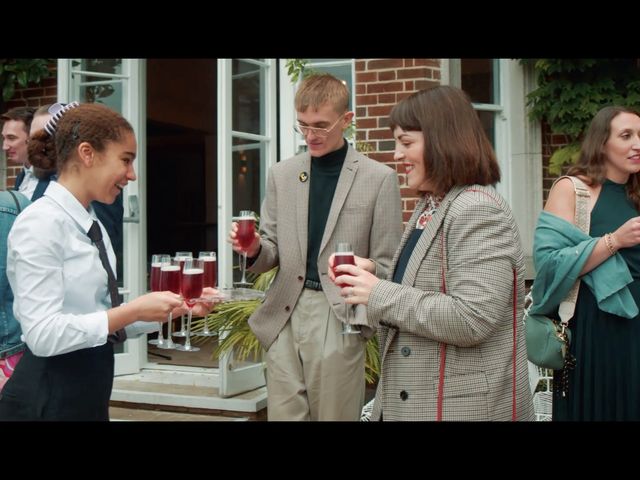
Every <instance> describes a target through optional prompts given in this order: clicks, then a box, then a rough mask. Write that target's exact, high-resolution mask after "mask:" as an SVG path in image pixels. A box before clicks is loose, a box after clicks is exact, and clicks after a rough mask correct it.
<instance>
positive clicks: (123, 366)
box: [58, 58, 147, 375]
mask: <svg viewBox="0 0 640 480" xmlns="http://www.w3.org/2000/svg"><path fill="white" fill-rule="evenodd" d="M144 66H145V62H144V61H140V60H135V59H124V58H77V59H60V60H58V99H59V101H61V102H71V101H74V100H77V101H79V102H83V103H87V102H88V103H94V102H95V103H102V104H104V105H106V106H107V107H109V108H111V109H113V110H115V111H117V112H119V113H121V114H122V115H123V116H124V117H125V118H126V119H127V120H129V122H130V123H131V125H132V126H133V129H134V131H135V135H136V139H137V141H138V155H137V159H136V174H137V175H138V181H136V182H130V183H129V184H128V185H127V186H126V187H125V189H124V192H123V205H124V219H123V229H122V242H117V243H119V246H117V247H116V248H115V250H116V257H117V259H118V268H117V270H118V282H119V287H120V292H121V293H122V294H123V295H124V299H125V301H127V298H135V297H137V296H138V295H141V294H142V293H144V292H145V291H146V273H147V266H146V258H147V239H146V231H147V228H146V215H145V212H146V192H145V182H144V181H143V180H142V179H144V178H146V171H145V170H146V156H145V152H146V150H147V149H146V142H145V140H146V129H145V125H146V121H145V117H146V111H145V105H146V102H145V96H144V92H143V91H142V90H143V89H144V87H143V86H144V84H145V68H144ZM145 342H146V336H145V335H143V336H142V337H139V338H137V339H130V340H127V341H126V342H125V343H124V344H122V345H118V346H117V348H116V356H115V374H116V375H123V374H128V373H137V372H138V371H139V370H140V366H141V364H144V363H145V362H146V355H147V349H146V343H145Z"/></svg>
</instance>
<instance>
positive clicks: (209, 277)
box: [202, 257, 218, 288]
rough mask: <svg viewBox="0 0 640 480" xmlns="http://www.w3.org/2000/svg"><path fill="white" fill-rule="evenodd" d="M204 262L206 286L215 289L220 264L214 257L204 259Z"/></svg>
mask: <svg viewBox="0 0 640 480" xmlns="http://www.w3.org/2000/svg"><path fill="white" fill-rule="evenodd" d="M202 260H203V261H204V286H205V287H212V288H215V286H216V282H217V281H218V271H217V270H218V262H217V261H216V259H215V258H214V257H202Z"/></svg>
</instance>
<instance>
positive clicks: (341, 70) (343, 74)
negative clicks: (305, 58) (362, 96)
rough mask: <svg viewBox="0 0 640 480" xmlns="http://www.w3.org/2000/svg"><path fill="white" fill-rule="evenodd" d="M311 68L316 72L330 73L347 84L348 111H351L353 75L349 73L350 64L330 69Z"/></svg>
mask: <svg viewBox="0 0 640 480" xmlns="http://www.w3.org/2000/svg"><path fill="white" fill-rule="evenodd" d="M312 68H313V69H314V70H316V71H318V72H322V73H330V74H331V75H333V76H334V77H336V78H339V79H340V80H344V81H345V82H347V88H348V89H349V110H353V104H352V100H353V75H352V71H351V62H349V63H348V64H345V65H336V66H331V67H327V66H321V65H314V66H312Z"/></svg>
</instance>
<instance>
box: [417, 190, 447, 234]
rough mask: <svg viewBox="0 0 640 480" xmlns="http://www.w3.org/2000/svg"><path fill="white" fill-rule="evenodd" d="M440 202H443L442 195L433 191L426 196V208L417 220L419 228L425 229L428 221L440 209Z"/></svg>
mask: <svg viewBox="0 0 640 480" xmlns="http://www.w3.org/2000/svg"><path fill="white" fill-rule="evenodd" d="M440 202H442V197H439V196H437V195H433V194H432V193H428V194H427V195H426V196H425V205H424V210H423V211H422V213H421V214H420V216H419V217H418V220H417V221H416V229H417V230H424V228H425V227H426V226H427V223H428V222H429V221H430V220H431V219H432V218H433V215H434V214H435V213H436V210H438V207H439V206H440Z"/></svg>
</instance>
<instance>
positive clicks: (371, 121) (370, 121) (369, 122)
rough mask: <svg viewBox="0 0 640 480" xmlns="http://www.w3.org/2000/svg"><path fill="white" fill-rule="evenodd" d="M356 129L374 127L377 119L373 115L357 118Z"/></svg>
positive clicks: (376, 124)
mask: <svg viewBox="0 0 640 480" xmlns="http://www.w3.org/2000/svg"><path fill="white" fill-rule="evenodd" d="M356 125H357V126H358V129H360V128H376V127H377V126H378V120H377V119H376V118H375V117H365V118H359V119H358V120H357V121H356Z"/></svg>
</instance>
